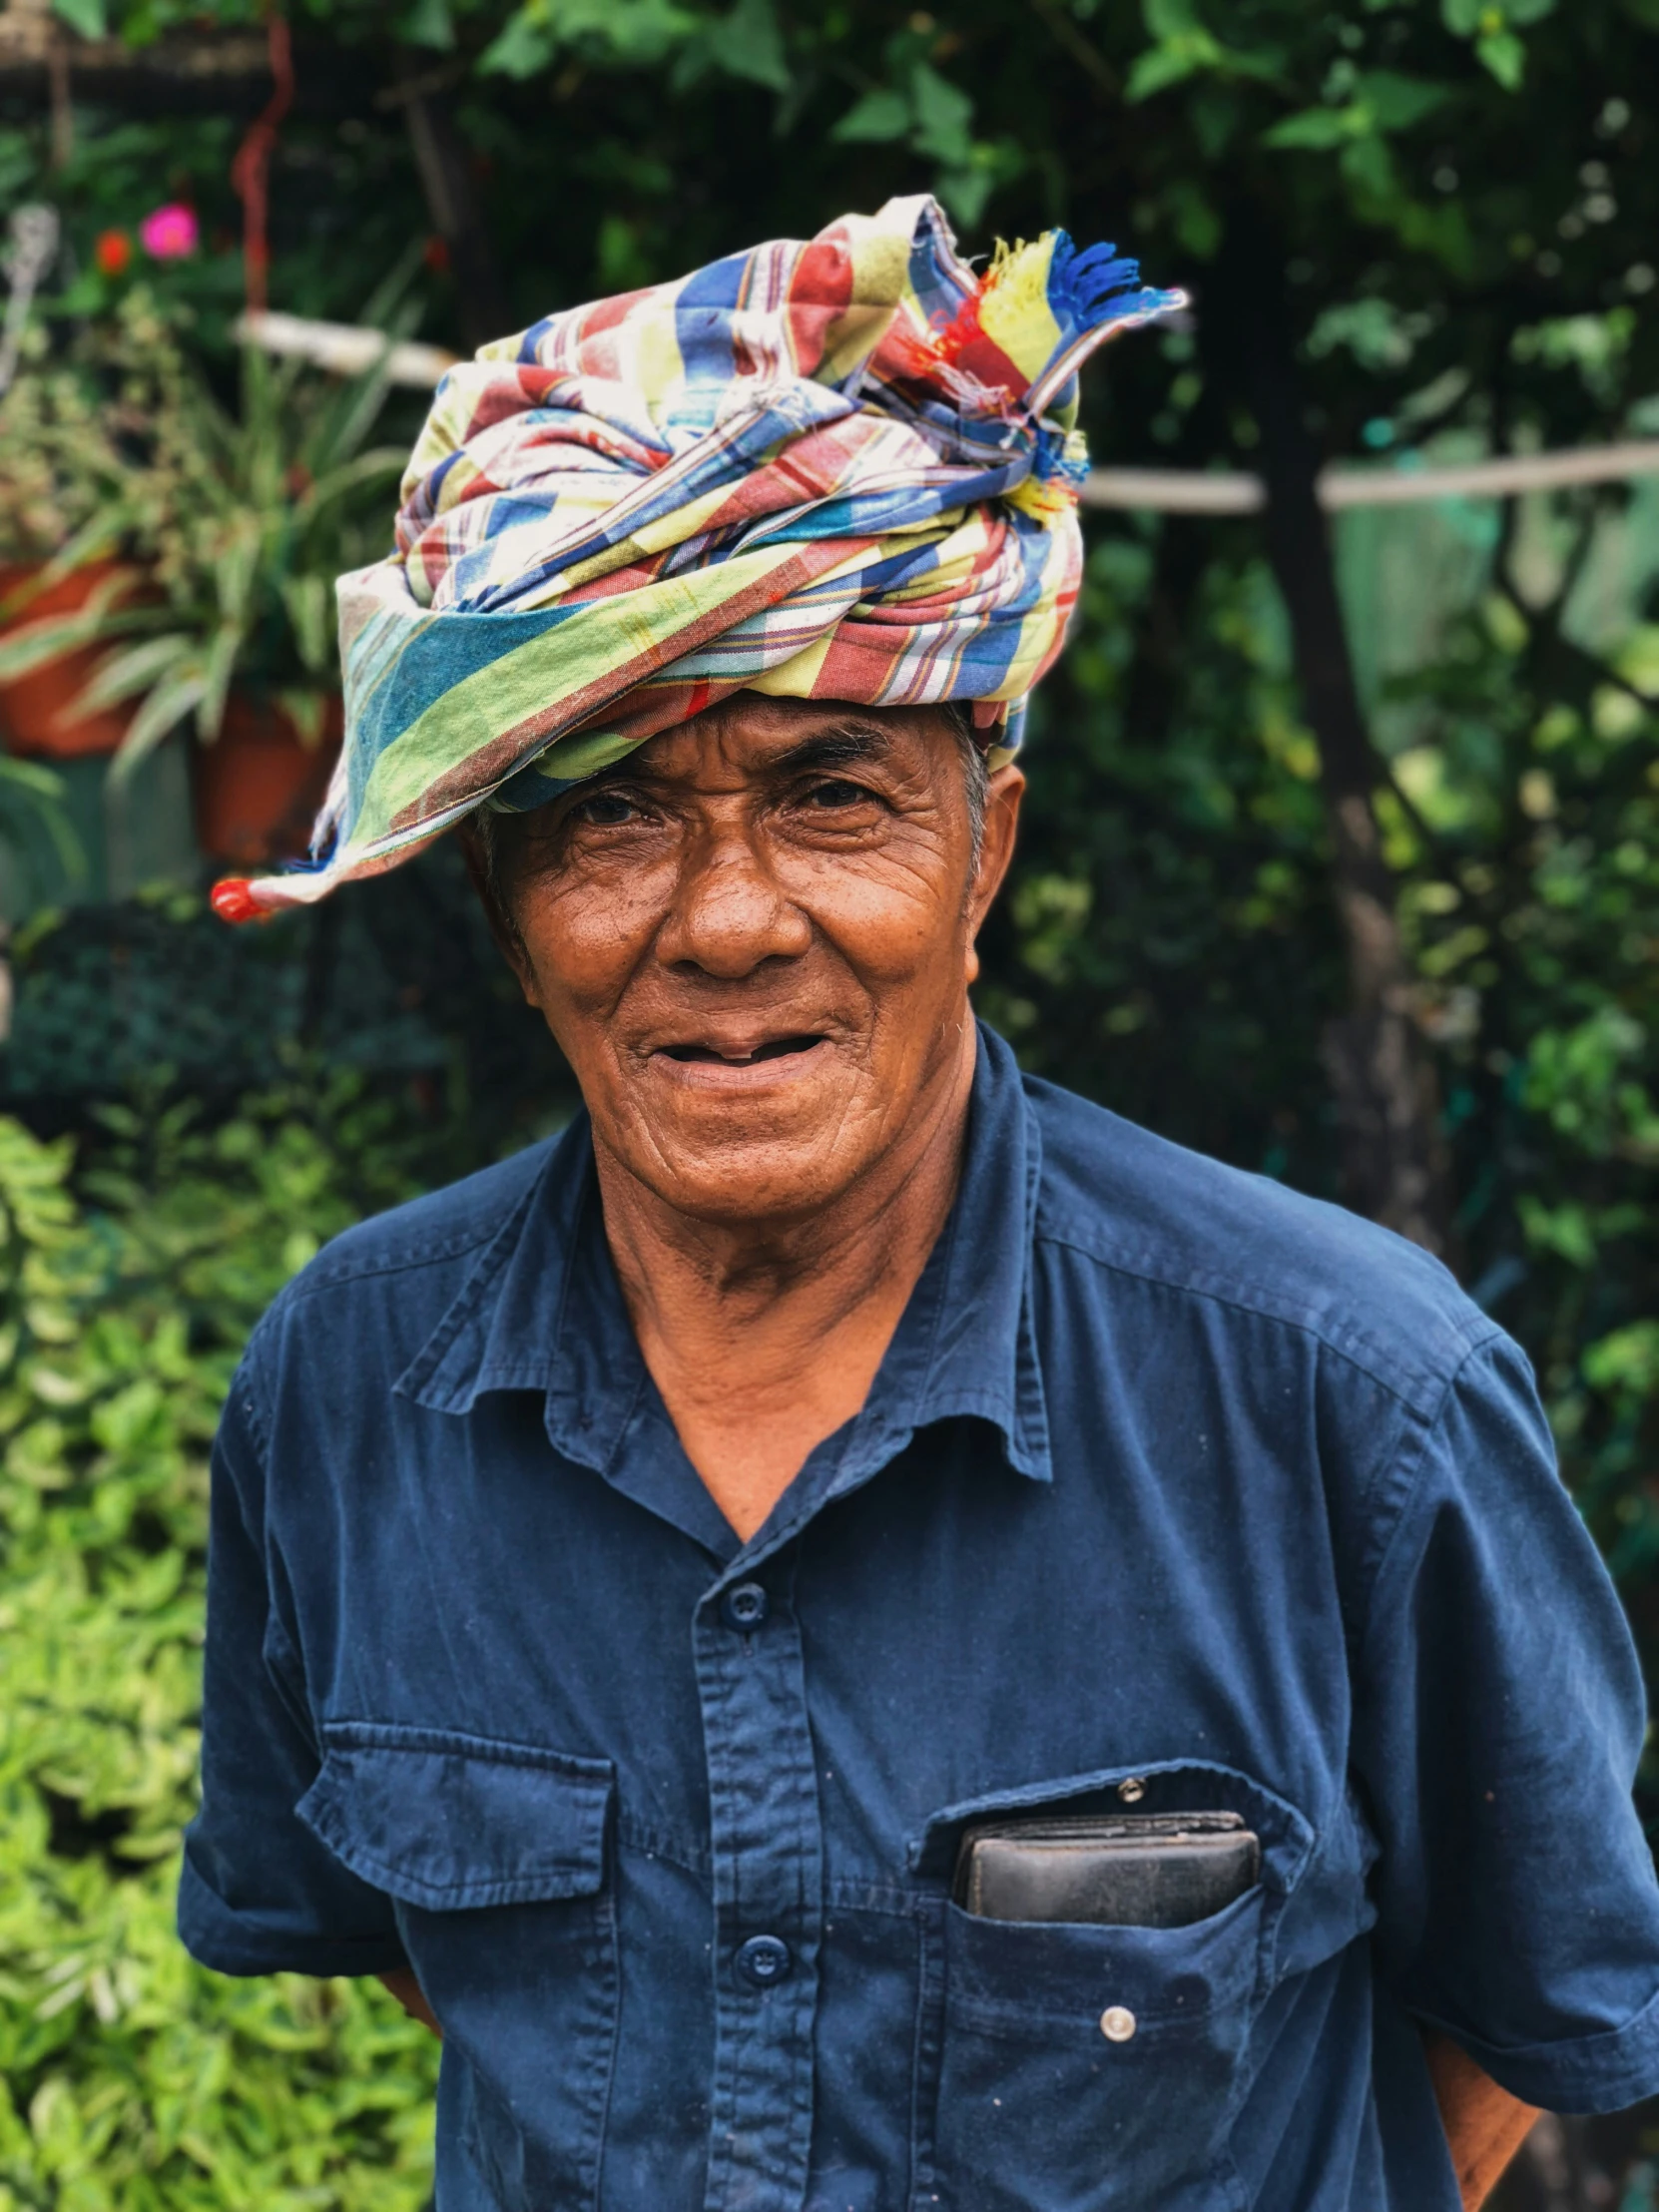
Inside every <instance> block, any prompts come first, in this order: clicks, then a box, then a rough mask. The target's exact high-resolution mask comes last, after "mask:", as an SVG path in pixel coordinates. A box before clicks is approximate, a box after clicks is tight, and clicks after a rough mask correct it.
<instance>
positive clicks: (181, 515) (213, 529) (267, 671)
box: [0, 291, 403, 864]
mask: <svg viewBox="0 0 1659 2212" xmlns="http://www.w3.org/2000/svg"><path fill="white" fill-rule="evenodd" d="M124 311H125V313H126V317H127V323H128V329H127V353H128V359H129V361H130V362H131V363H133V364H134V365H133V367H132V370H131V372H130V373H131V375H132V376H133V377H139V378H142V380H143V381H144V383H145V385H146V388H147V397H148V402H149V403H148V406H147V409H146V415H147V419H146V421H145V424H144V429H143V435H142V438H141V439H140V440H138V441H137V443H136V445H134V446H133V448H132V449H131V451H130V452H124V453H123V455H122V459H123V464H124V474H123V476H122V478H121V481H120V483H119V485H111V486H109V487H108V488H107V490H106V493H105V497H104V500H103V503H102V505H101V507H100V508H99V510H98V517H97V520H96V521H95V523H94V524H92V525H89V527H88V530H87V531H85V532H83V533H82V535H81V537H80V540H79V555H80V559H81V561H82V562H83V563H87V562H90V561H92V560H93V559H94V558H95V557H99V556H104V557H107V556H108V555H110V554H113V553H116V552H118V551H119V552H120V553H122V554H125V555H126V556H128V557H129V558H131V559H136V560H137V561H138V562H139V563H141V564H142V571H143V576H144V579H145V584H146V589H145V590H143V591H138V590H132V589H128V588H125V586H124V585H123V584H122V583H121V582H120V581H112V580H111V579H110V578H109V577H108V576H106V577H105V578H104V579H103V580H102V581H101V582H98V583H95V584H94V585H93V586H91V587H90V589H89V590H88V593H87V597H86V599H85V602H84V604H83V606H82V608H81V610H80V611H79V612H73V613H65V614H63V615H61V616H57V617H49V616H44V615H41V616H37V617H36V619H34V620H33V621H31V622H29V623H26V624H25V625H24V626H23V628H22V629H20V630H18V631H16V632H14V633H13V635H12V636H11V637H10V638H7V639H0V685H3V684H5V683H6V682H7V681H15V680H16V677H17V675H18V674H19V673H29V672H32V670H34V669H35V668H38V667H39V666H41V665H42V664H43V660H44V659H46V658H48V657H50V656H51V655H53V654H55V653H56V654H62V653H63V652H65V651H66V650H82V649H85V648H88V647H90V648H93V649H95V650H96V651H97V653H98V655H99V661H98V666H97V667H96V669H95V670H94V671H93V672H92V673H91V674H90V676H89V677H88V679H87V680H86V681H85V682H84V684H83V686H82V688H81V690H80V692H79V694H78V696H77V698H76V700H75V702H74V708H75V711H77V712H79V713H81V714H97V713H108V712H118V713H123V714H126V715H128V716H130V718H131V719H130V721H129V722H128V723H127V726H126V729H125V733H124V735H123V736H122V738H121V741H120V744H119V747H118V749H117V751H116V753H115V756H114V758H113V760H112V762H111V767H110V771H109V779H108V785H107V789H108V792H109V794H110V798H111V802H112V804H113V805H114V806H116V807H119V806H120V804H121V800H122V795H123V793H124V791H125V789H126V787H127V785H128V783H129V782H130V779H131V777H132V775H133V773H134V771H135V770H136V769H137V767H138V765H139V764H140V762H142V761H143V760H144V759H145V758H146V756H147V755H148V754H149V753H151V752H152V751H153V750H154V749H155V747H156V746H158V745H159V744H160V743H161V742H162V740H163V739H165V738H166V737H167V736H168V735H169V734H170V732H172V731H173V730H175V729H177V728H178V727H179V726H180V725H181V724H185V723H188V724H189V725H190V727H191V728H192V729H193V731H194V734H195V736H196V739H197V740H198V744H199V748H200V750H199V752H198V754H197V760H196V769H197V775H196V789H197V828H198V835H199V840H200V842H201V843H202V845H203V847H204V849H205V850H206V851H208V852H209V853H211V854H213V855H214V856H215V857H216V858H226V859H236V860H239V861H242V862H244V863H250V864H253V863H258V862H261V861H264V860H269V859H271V858H274V857H277V856H279V855H280V854H282V853H284V852H288V851H293V850H297V849H299V848H300V847H301V846H302V844H303V838H304V830H305V829H306V828H308V826H309V820H310V816H311V814H312V812H314V808H315V805H316V803H317V802H318V801H319V800H320V797H321V793H322V789H323V787H324V786H325V784H326V781H327V776H328V770H329V766H330V744H332V746H334V747H337V743H338V736H339V709H338V677H337V664H336V659H335V647H334V598H333V584H334V578H335V577H336V576H337V575H338V574H339V573H340V572H341V571H342V570H343V569H346V568H350V567H355V566H358V565H360V564H361V563H362V562H363V561H365V560H368V559H370V558H372V556H373V554H374V552H375V551H376V550H378V549H379V546H380V544H381V543H382V542H383V536H384V513H385V495H386V489H387V486H388V483H389V482H391V481H393V480H395V478H396V476H397V475H398V473H399V472H400V470H401V468H402V465H403V449H402V448H401V447H390V446H386V447H378V448H370V447H369V446H368V444H367V440H368V437H369V435H370V433H371V432H372V429H373V427H374V424H375V422H376V420H377V418H378V416H379V413H380V410H381V408H382V406H383V404H384V400H385V396H386V388H387V387H386V381H385V378H384V376H383V374H382V373H380V371H379V370H377V369H376V370H371V371H370V372H368V373H367V374H366V375H364V376H361V377H358V378H356V379H354V380H353V381H351V382H348V383H341V382H339V381H337V380H335V379H330V378H326V377H323V376H320V375H318V374H317V373H316V372H315V371H313V370H309V369H307V368H305V367H304V366H303V364H301V363H298V362H293V361H287V362H282V363H276V362H273V361H271V360H270V359H268V358H267V356H266V355H265V354H264V353H262V352H260V351H259V350H258V349H257V348H255V347H253V346H249V347H247V348H246V349H245V351H244V353H243V357H242V363H241V388H240V405H239V406H238V407H236V408H235V409H233V408H231V407H228V406H227V405H226V404H225V403H224V402H223V401H222V400H221V399H220V397H219V396H218V394H217V393H216V392H215V391H214V389H213V388H212V386H211V385H210V383H209V381H208V379H207V377H206V376H205V375H204V374H203V373H202V371H201V369H200V368H199V367H197V366H196V365H195V364H194V363H193V362H191V361H190V360H189V359H188V357H187V356H186V354H185V352H184V349H183V347H182V345H181V344H180V342H179V339H178V335H177V332H176V331H174V330H172V329H170V328H169V327H168V326H167V325H166V324H165V323H164V322H163V321H162V320H161V318H160V317H159V316H158V315H157V314H156V312H155V310H154V308H153V307H151V306H149V304H148V303H147V302H146V300H145V299H144V297H143V295H142V293H141V292H137V291H135V293H134V294H132V295H130V297H129V300H128V302H126V303H125V309H124ZM147 316H148V320H146V319H145V318H146V317H147ZM388 342H389V341H388ZM55 565H56V566H58V567H61V566H62V561H61V559H60V561H59V562H58V563H57V564H55Z"/></svg>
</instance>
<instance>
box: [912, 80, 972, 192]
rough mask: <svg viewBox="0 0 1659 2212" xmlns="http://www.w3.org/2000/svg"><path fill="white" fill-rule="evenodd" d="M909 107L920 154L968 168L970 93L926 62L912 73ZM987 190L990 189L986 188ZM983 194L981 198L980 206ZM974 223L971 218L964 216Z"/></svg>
mask: <svg viewBox="0 0 1659 2212" xmlns="http://www.w3.org/2000/svg"><path fill="white" fill-rule="evenodd" d="M910 104H911V108H912V110H913V112H914V115H915V119H916V132H915V144H916V148H917V150H918V152H920V153H923V154H930V155H931V156H932V157H933V159H934V161H936V162H944V163H946V164H948V165H949V166H951V167H952V168H965V167H966V166H967V164H968V163H969V162H971V160H972V158H973V133H972V131H971V130H970V128H969V126H970V125H971V123H972V121H973V102H972V100H971V99H970V97H969V96H968V94H967V93H965V92H963V91H962V90H961V88H960V87H959V86H957V85H953V84H951V83H950V82H949V80H948V79H947V78H944V77H941V76H940V75H939V73H938V71H937V70H936V69H934V68H932V67H931V66H930V65H929V64H928V63H926V62H917V64H916V66H915V68H914V69H913V70H912V71H911V72H910ZM986 189H987V190H988V189H989V187H988V186H987V188H986ZM983 199H984V195H983V194H981V195H980V200H981V203H982V202H983ZM962 220H963V221H964V222H971V221H972V220H973V218H972V217H971V216H964V217H963V219H962Z"/></svg>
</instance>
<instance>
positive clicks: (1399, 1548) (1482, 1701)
mask: <svg viewBox="0 0 1659 2212" xmlns="http://www.w3.org/2000/svg"><path fill="white" fill-rule="evenodd" d="M1400 1480H1401V1482H1402V1484H1404V1485H1405V1497H1404V1503H1403V1505H1402V1506H1400V1507H1399V1508H1398V1518H1397V1521H1396V1524H1395V1526H1394V1528H1393V1530H1392V1533H1391V1535H1390V1536H1389V1539H1388V1543H1387V1548H1386V1550H1385V1552H1384V1553H1383V1560H1382V1564H1381V1567H1380V1570H1379V1574H1378V1579H1377V1582H1376V1584H1375V1587H1374V1591H1373V1596H1372V1606H1371V1613H1370V1618H1369V1621H1368V1623H1367V1628H1366V1634H1365V1639H1364V1643H1363V1646H1362V1649H1361V1653H1360V1661H1359V1667H1358V1681H1357V1706H1356V1758H1355V1763H1356V1770H1357V1775H1358V1779H1359V1781H1360V1784H1361V1786H1362V1788H1363V1789H1364V1791H1365V1794H1366V1797H1367V1800H1368V1804H1369V1808H1370V1810H1371V1813H1372V1816H1373V1818H1374V1820H1375V1822H1376V1825H1377V1828H1378V1832H1379V1836H1380V1840H1381V1843H1382V1856H1381V1859H1380V1860H1379V1863H1378V1867H1377V1870H1376V1874H1375V1876H1374V1881H1375V1883H1376V1885H1377V1889H1376V1895H1377V1902H1378V1907H1379V1916H1380V1917H1379V1923H1378V1930H1377V1936H1376V1942H1377V1946H1378V1955H1379V1962H1380V1967H1381V1970H1382V1973H1383V1977H1384V1980H1385V1982H1386V1984H1387V1985H1388V1986H1389V1987H1390V1988H1391V1990H1392V1992H1393V1994H1394V1995H1395V1997H1396V1998H1397V2000H1398V2001H1399V2002H1400V2003H1401V2004H1402V2005H1403V2006H1404V2007H1405V2008H1406V2009H1407V2010H1408V2011H1409V2012H1411V2013H1413V2014H1415V2015H1416V2016H1417V2017H1418V2018H1419V2020H1421V2021H1422V2022H1423V2023H1424V2024H1426V2025H1430V2026H1434V2027H1438V2028H1440V2029H1443V2030H1444V2031H1445V2032H1446V2033H1447V2034H1449V2035H1451V2036H1452V2037H1453V2038H1455V2040H1456V2041H1458V2042H1459V2043H1461V2044H1462V2045H1463V2047H1464V2048H1465V2049H1466V2050H1467V2051H1468V2052H1469V2054H1470V2055H1471V2056H1472V2057H1473V2058H1474V2059H1475V2060H1476V2062H1477V2063H1478V2064H1479V2065H1481V2066H1482V2067H1484V2068H1485V2070H1486V2071H1487V2072H1488V2073H1489V2074H1490V2075H1491V2076H1492V2078H1493V2079H1494V2080H1495V2081H1497V2082H1498V2083H1499V2085H1500V2086H1501V2087H1503V2088H1505V2089H1507V2090H1508V2091H1509V2092H1510V2093H1511V2094H1512V2095H1514V2096H1517V2097H1520V2098H1523V2099H1524V2100H1525V2101H1526V2102H1527V2103H1530V2104H1537V2105H1542V2106H1546V2107H1548V2108H1550V2109H1553V2110H1556V2111H1564V2112H1577V2111H1614V2110H1617V2109H1619V2108H1620V2107H1622V2106H1625V2105H1628V2104H1632V2103H1635V2102H1636V2101H1638V2100H1639V2099H1640V2098H1642V2097H1644V2096H1648V2095H1651V2094H1653V2093H1654V2092H1655V2091H1659V1883H1656V1881H1655V1877H1654V1868H1653V1859H1652V1855H1651V1853H1650V1851H1649V1849H1648V1846H1647V1842H1646V1840H1645V1838H1644V1836H1643V1834H1642V1829H1641V1824H1640V1822H1639V1821H1638V1819H1637V1817H1636V1813H1635V1809H1634V1807H1633V1805H1632V1802H1631V1787H1632V1783H1633V1781H1634V1778H1635V1771H1636V1762H1637V1758H1638V1756H1639V1753H1640V1750H1641V1745H1642V1739H1643V1729H1644V1708H1643V1696H1642V1684H1641V1677H1640V1674H1639V1672H1638V1669H1637V1665H1636V1657H1635V1652H1634V1649H1633V1647H1632V1644H1631V1640H1630V1635H1629V1632H1628V1630H1627V1628H1626V1627H1625V1623H1624V1620H1623V1617H1622V1615H1621V1613H1620V1611H1619V1606H1618V1601H1617V1599H1616V1597H1615V1595H1614V1592H1613V1588H1612V1584H1611V1582H1610V1581H1609V1579H1608V1577H1607V1574H1606V1571H1605V1569H1604V1568H1603V1567H1602V1564H1601V1561H1600V1559H1599V1558H1598V1557H1597V1555H1596V1551H1595V1548H1594V1546H1593V1545H1592V1543H1591V1541H1590V1538H1589V1536H1588V1533H1587V1532H1586V1530H1585V1528H1584V1526H1583V1524H1582V1522H1581V1521H1580V1519H1579V1517H1578V1514H1577V1512H1576V1511H1575V1509H1574V1507H1573V1504H1572V1500H1571V1499H1570V1497H1569V1496H1568V1494H1567V1492H1566V1490H1565V1488H1564V1487H1563V1485H1562V1483H1561V1481H1560V1478H1559V1476H1558V1474H1557V1472H1556V1467H1555V1456H1554V1450H1553V1446H1552V1442H1551V1438H1550V1434H1549V1430H1548V1427H1547V1424H1546V1423H1545V1420H1544V1416H1543V1412H1542V1409H1541V1407H1540V1406H1539V1404H1538V1400H1537V1396H1536V1393H1535V1391H1534V1389H1533V1386H1532V1380H1531V1375H1530V1373H1529V1371H1528V1369H1527V1366H1526V1363H1525V1361H1524V1360H1523V1358H1522V1357H1521V1355H1520V1354H1519V1352H1518V1351H1516V1349H1515V1348H1514V1346H1513V1345H1511V1344H1509V1343H1508V1342H1507V1340H1505V1339H1501V1338H1500V1339H1497V1340H1496V1341H1494V1342H1490V1343H1488V1344H1486V1345H1484V1346H1482V1347H1481V1348H1480V1349H1479V1350H1477V1351H1476V1352H1474V1353H1472V1354H1471V1355H1470V1356H1469V1357H1468V1359H1467V1360H1466V1361H1465V1363H1464V1365H1463V1367H1462V1368H1461V1370H1460V1371H1459V1373H1458V1375H1457V1377H1456V1378H1455V1380H1454V1381H1453V1383H1452V1384H1451V1385H1450V1387H1449V1389H1448V1391H1447V1393H1446V1397H1445V1401H1444V1403H1443V1405H1442V1407H1441V1409H1440V1413H1439V1417H1438V1418H1437V1420H1435V1421H1434V1422H1433V1424H1432V1425H1431V1426H1430V1427H1429V1428H1428V1429H1427V1430H1426V1432H1425V1433H1422V1434H1420V1435H1419V1437H1418V1439H1417V1449H1416V1452H1415V1454H1414V1464H1413V1465H1411V1466H1409V1467H1405V1468H1402V1469H1401V1471H1400Z"/></svg>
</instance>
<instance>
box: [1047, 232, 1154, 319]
mask: <svg viewBox="0 0 1659 2212" xmlns="http://www.w3.org/2000/svg"><path fill="white" fill-rule="evenodd" d="M1140 280H1141V265H1140V263H1139V262H1132V261H1128V260H1126V259H1120V258H1118V250H1117V248H1116V247H1115V246H1112V245H1105V246H1085V247H1076V246H1074V245H1073V244H1072V242H1071V236H1070V233H1069V232H1066V231H1057V232H1056V233H1055V234H1054V254H1053V258H1052V260H1051V261H1050V263H1049V265H1048V304H1049V307H1050V309H1051V310H1052V312H1053V315H1054V319H1055V321H1056V322H1061V323H1065V322H1069V323H1070V324H1071V328H1072V330H1073V332H1077V331H1081V330H1092V329H1093V328H1094V327H1095V325H1096V323H1099V322H1105V321H1107V320H1109V319H1110V310H1111V307H1112V305H1113V303H1114V301H1115V300H1116V299H1117V297H1118V296H1119V294H1120V293H1122V292H1125V291H1130V290H1133V289H1134V288H1135V287H1136V286H1137V285H1138V284H1139V283H1140Z"/></svg>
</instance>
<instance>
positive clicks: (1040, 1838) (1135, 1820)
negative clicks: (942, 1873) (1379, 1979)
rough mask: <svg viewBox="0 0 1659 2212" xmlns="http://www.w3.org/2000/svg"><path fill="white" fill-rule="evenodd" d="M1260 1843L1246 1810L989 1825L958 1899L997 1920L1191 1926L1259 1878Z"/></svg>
mask: <svg viewBox="0 0 1659 2212" xmlns="http://www.w3.org/2000/svg"><path fill="white" fill-rule="evenodd" d="M1261 1863H1262V1852H1261V1846H1260V1844H1259V1843H1258V1842H1257V1839H1256V1837H1255V1836H1254V1835H1252V1833H1251V1831H1250V1830H1249V1829H1248V1828H1246V1826H1245V1824H1244V1822H1243V1821H1242V1820H1241V1819H1240V1817H1239V1815H1238V1814H1237V1813H1134V1814H1122V1813H1119V1814H1102V1815H1101V1816H1099V1817H1098V1818H1096V1819H1090V1818H1087V1817H1082V1818H1077V1819H1072V1820H1008V1821H982V1822H979V1823H977V1824H976V1825H975V1826H974V1827H972V1828H970V1829H968V1830H966V1831H965V1833H964V1834H963V1837H962V1844H961V1849H960V1851H959V1852H958V1854H957V1858H956V1886H955V1899H956V1903H957V1904H958V1905H959V1906H961V1907H962V1909H963V1910H964V1911H965V1912H968V1913H972V1914H974V1915H975V1916H977V1917H978V1918H979V1919H981V1920H989V1921H1070V1922H1072V1923H1074V1924H1082V1925H1085V1926H1095V1927H1113V1928H1188V1927H1190V1926H1191V1925H1192V1923H1193V1922H1194V1921H1203V1920H1208V1919H1209V1917H1210V1915H1211V1914H1212V1913H1219V1912H1220V1911H1221V1910H1222V1908H1223V1907H1224V1906H1228V1905H1231V1904H1232V1903H1233V1900H1234V1899H1235V1898H1239V1897H1243V1895H1244V1893H1245V1892H1246V1891H1247V1890H1248V1889H1250V1888H1251V1887H1252V1886H1253V1885H1254V1884H1255V1882H1256V1880H1257V1878H1258V1876H1259V1874H1260V1872H1261Z"/></svg>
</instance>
